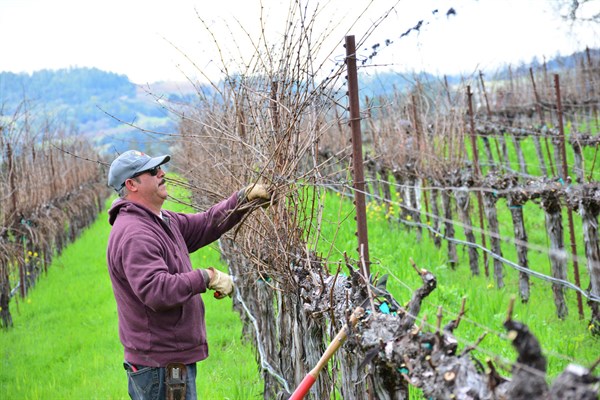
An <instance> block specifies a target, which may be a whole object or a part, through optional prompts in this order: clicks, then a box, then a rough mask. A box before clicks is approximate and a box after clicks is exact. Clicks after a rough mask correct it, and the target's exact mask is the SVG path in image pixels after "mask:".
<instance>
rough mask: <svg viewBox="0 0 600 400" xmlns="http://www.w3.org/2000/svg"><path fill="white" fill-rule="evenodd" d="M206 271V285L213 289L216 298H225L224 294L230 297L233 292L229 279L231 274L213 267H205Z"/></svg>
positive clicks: (231, 281)
mask: <svg viewBox="0 0 600 400" xmlns="http://www.w3.org/2000/svg"><path fill="white" fill-rule="evenodd" d="M207 271H208V274H209V276H210V281H209V282H208V286H207V287H208V288H209V289H211V290H214V291H215V297H216V298H218V299H222V298H225V297H226V296H229V297H231V294H232V293H233V279H231V276H229V275H227V274H225V273H223V272H221V271H219V270H218V269H214V268H213V267H210V268H207Z"/></svg>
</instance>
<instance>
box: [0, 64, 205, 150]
mask: <svg viewBox="0 0 600 400" xmlns="http://www.w3.org/2000/svg"><path fill="white" fill-rule="evenodd" d="M190 86H191V85H190ZM192 93H194V92H193V88H189V87H185V85H182V84H179V83H160V84H159V83H157V84H155V85H152V87H140V86H137V85H135V84H133V83H131V82H130V81H129V79H128V78H127V76H125V75H118V74H115V73H111V72H105V71H101V70H99V69H96V68H69V69H60V70H41V71H36V72H34V73H32V74H26V73H19V74H15V73H12V72H0V118H2V119H5V120H6V119H8V120H16V121H17V122H21V123H25V121H27V124H33V125H34V127H35V126H36V125H39V126H40V127H44V129H47V128H48V127H50V129H51V130H55V131H63V132H65V133H67V134H78V135H84V136H86V137H89V138H90V139H91V140H93V141H94V142H95V144H96V145H98V147H100V148H103V149H104V151H106V152H110V153H114V152H115V151H118V152H121V151H123V150H125V149H127V148H131V147H136V148H146V147H147V146H148V144H149V142H150V141H152V142H156V140H155V138H154V137H153V135H149V134H148V133H144V132H143V131H149V132H157V133H173V131H175V130H176V129H177V124H176V121H174V118H173V117H172V116H171V115H169V113H168V112H167V111H166V110H165V109H164V108H163V107H162V106H161V104H160V103H159V102H158V101H157V100H156V99H157V98H158V97H160V98H162V99H166V100H169V101H174V102H178V101H182V100H184V99H187V100H189V99H190V96H191V94H192ZM17 125H18V124H17ZM140 128H141V129H140ZM153 146H154V147H153V148H154V149H156V145H155V144H153Z"/></svg>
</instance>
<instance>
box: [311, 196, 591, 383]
mask: <svg viewBox="0 0 600 400" xmlns="http://www.w3.org/2000/svg"><path fill="white" fill-rule="evenodd" d="M325 203H326V207H325V210H326V213H325V216H324V218H323V222H324V223H323V224H322V231H321V235H322V236H323V237H328V238H333V237H334V236H335V237H336V239H335V242H334V246H335V248H336V249H337V250H334V251H332V252H331V256H330V258H329V260H330V261H331V262H342V261H343V259H344V258H343V254H342V252H343V251H344V250H346V251H348V255H349V256H350V257H354V258H356V257H357V256H358V254H356V253H355V251H353V249H356V247H357V246H356V243H357V242H356V236H355V235H354V232H355V230H356V222H355V221H354V219H353V218H352V216H353V206H352V204H351V202H350V200H347V199H341V198H340V196H339V195H337V194H332V193H328V194H326V196H325ZM528 207H537V206H536V205H533V204H531V205H528ZM498 208H499V210H501V209H502V204H499V205H498ZM504 208H506V206H504ZM475 209H476V208H475ZM529 211H530V212H531V214H532V215H536V218H528V220H529V222H528V227H529V231H528V232H530V233H531V234H532V235H531V236H534V237H535V238H536V240H543V239H542V238H543V235H542V233H544V232H545V228H544V225H543V214H542V213H541V212H537V213H536V212H535V211H536V210H534V209H532V210H529ZM507 213H508V211H501V212H500V215H501V216H500V218H502V219H501V221H504V223H505V225H504V229H505V230H506V229H508V228H507V226H506V223H508V225H510V226H511V229H512V224H511V223H510V217H507ZM348 216H350V218H348ZM396 216H397V212H396ZM506 218H509V219H508V220H507V219H506ZM540 218H541V221H540ZM367 219H368V233H369V254H370V260H371V262H373V263H374V264H373V266H372V267H371V271H372V273H377V272H379V273H380V274H382V273H388V274H390V278H389V280H388V289H389V290H390V292H391V293H392V294H393V295H394V297H395V298H396V299H397V300H398V301H400V303H405V302H407V301H408V300H409V299H410V296H411V294H412V291H413V290H415V289H416V288H418V287H419V286H420V285H421V281H420V278H419V277H418V275H417V274H416V272H415V271H414V269H413V268H412V266H411V264H410V259H411V258H412V259H413V260H414V262H415V263H416V265H417V266H418V267H420V268H425V269H427V270H430V271H431V272H433V273H434V274H435V276H436V277H437V282H438V285H437V289H436V290H434V292H433V293H432V294H431V295H430V296H429V297H428V298H427V299H426V300H425V302H424V307H423V309H422V312H421V315H420V316H419V317H421V318H422V317H424V316H425V315H427V321H428V323H429V324H431V325H433V326H434V325H435V320H436V317H435V315H436V313H437V309H438V306H440V305H441V306H443V310H444V318H443V325H445V324H446V323H448V322H449V321H450V320H451V319H454V318H455V317H456V314H457V313H458V311H459V310H460V305H461V301H462V298H463V297H465V298H466V315H465V319H464V320H463V322H462V323H461V325H460V327H459V329H457V330H456V331H455V335H456V336H457V338H458V339H459V344H460V348H464V347H465V346H467V345H469V344H472V343H474V342H475V341H476V340H477V338H478V337H479V336H480V335H481V334H482V333H484V332H488V335H487V337H486V338H485V339H484V340H483V342H482V344H481V345H480V346H479V348H480V349H481V350H478V351H475V352H474V353H473V354H475V355H476V356H477V357H478V358H479V359H480V360H481V361H485V360H486V359H487V358H490V359H492V360H494V361H495V364H497V365H498V364H499V363H500V362H501V361H502V360H504V361H507V362H512V361H515V360H516V357H517V354H516V352H515V351H514V349H513V348H512V346H511V344H510V342H509V341H508V339H506V337H505V331H504V328H503V326H502V323H503V322H504V320H505V318H506V312H507V308H508V304H509V301H510V298H511V297H512V296H516V297H517V301H516V303H515V309H514V313H513V318H514V319H516V320H519V321H521V322H524V323H526V324H527V325H528V326H529V328H530V330H531V331H532V332H533V333H534V334H535V335H536V337H537V338H538V339H539V341H540V343H541V346H542V349H543V351H544V354H545V356H546V357H547V358H548V377H549V379H550V380H552V379H553V378H555V377H556V375H557V374H558V373H560V372H561V371H562V370H563V369H564V368H565V367H566V366H567V364H568V363H570V362H571V361H574V362H576V363H579V364H582V365H584V366H589V365H591V364H592V362H593V361H595V360H596V359H597V358H598V357H599V356H600V353H599V351H598V349H599V348H600V339H599V338H594V337H592V336H591V335H590V333H589V332H588V326H587V321H588V320H589V309H588V308H587V306H585V303H584V310H585V314H586V318H587V320H586V319H584V320H580V319H579V318H578V314H577V306H576V296H575V294H574V293H573V292H572V291H568V294H567V301H568V306H569V316H568V318H567V319H566V320H564V321H561V320H559V319H558V318H557V317H556V312H555V307H554V302H553V297H552V290H551V285H550V284H549V283H546V282H545V281H540V280H538V279H532V285H531V298H530V301H529V303H528V304H522V303H521V302H520V301H519V300H518V299H519V297H518V290H519V289H518V273H517V272H516V271H515V270H512V269H510V268H508V267H505V268H504V278H505V285H506V286H505V288H503V289H497V288H496V285H495V282H494V280H493V272H492V268H493V267H492V264H491V259H490V275H491V276H490V277H489V278H486V277H485V274H484V271H483V267H482V268H481V274H480V276H476V277H473V276H471V272H470V269H469V265H468V254H467V252H466V249H465V248H464V246H458V248H457V253H458V257H459V264H458V266H457V268H456V270H452V269H451V268H450V267H449V266H448V265H447V263H446V254H447V253H446V251H447V250H446V247H445V244H444V245H443V246H442V248H441V249H438V248H436V247H435V245H434V243H433V240H432V238H431V237H430V236H429V234H428V233H427V231H426V230H424V231H423V234H422V239H421V241H418V240H417V238H416V234H415V229H414V228H412V229H410V228H408V227H407V226H406V225H401V224H400V223H398V222H397V221H394V220H393V219H386V215H385V210H383V209H381V208H378V207H377V206H376V205H375V203H368V211H367ZM565 221H566V219H565ZM338 223H341V224H342V225H341V229H339V230H337V226H338ZM540 223H541V224H542V225H541V226H542V229H539V228H537V230H536V229H533V228H534V227H537V226H538V224H540ZM540 231H541V232H540ZM511 232H512V231H511ZM511 232H504V233H506V234H509V233H511ZM456 233H457V237H460V236H461V235H462V229H461V228H459V227H457V228H456ZM511 235H512V233H511ZM538 236H539V237H538ZM580 237H581V236H580ZM477 239H478V241H479V235H477ZM488 246H489V241H488ZM512 247H514V246H512V245H510V244H504V245H503V249H505V254H504V255H505V257H506V258H508V259H511V260H513V261H516V254H511V248H512ZM319 249H320V251H321V252H322V253H323V254H324V255H327V254H328V253H329V252H330V244H329V243H328V242H326V241H321V242H320V248H319ZM350 249H352V250H350ZM512 252H513V253H514V250H512ZM530 261H531V263H532V268H534V269H536V270H539V271H541V272H544V273H545V274H549V273H550V271H549V267H548V258H547V255H545V254H530ZM480 265H481V266H482V265H483V257H482V256H481V254H480ZM580 268H581V269H582V271H585V265H582V266H580ZM570 277H571V275H570ZM582 277H583V278H586V279H583V281H586V282H587V277H586V275H585V273H582ZM584 287H585V286H584ZM429 329H432V328H431V327H430V328H429ZM499 366H500V367H501V365H499ZM502 372H503V373H504V374H505V375H508V374H509V372H510V371H509V370H506V369H505V370H502Z"/></svg>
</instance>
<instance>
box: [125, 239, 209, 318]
mask: <svg viewBox="0 0 600 400" xmlns="http://www.w3.org/2000/svg"><path fill="white" fill-rule="evenodd" d="M122 250H123V252H122V254H123V258H124V259H123V265H125V266H126V267H125V268H124V273H125V275H126V277H127V280H128V282H129V284H130V286H131V289H132V290H133V292H134V293H135V295H136V296H137V297H138V298H139V299H140V300H141V301H142V302H143V303H144V304H145V305H146V306H147V307H150V308H151V309H153V310H155V311H159V310H164V309H169V308H173V307H176V306H178V305H180V304H182V303H184V302H186V301H187V300H189V299H190V298H191V297H192V296H194V295H197V294H199V293H204V292H206V285H207V284H208V282H205V280H204V276H203V274H202V271H201V270H192V271H190V272H182V273H176V274H171V273H169V270H168V267H167V265H166V264H165V261H164V257H163V255H162V254H161V251H163V250H161V246H160V245H159V243H158V242H157V239H156V238H155V237H153V236H152V235H144V234H138V235H135V236H132V237H130V238H128V239H127V240H126V241H125V242H124V243H123V248H122Z"/></svg>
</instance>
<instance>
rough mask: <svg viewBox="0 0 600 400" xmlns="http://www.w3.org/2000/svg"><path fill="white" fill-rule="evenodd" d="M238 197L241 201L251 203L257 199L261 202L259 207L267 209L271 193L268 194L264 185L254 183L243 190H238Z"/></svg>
mask: <svg viewBox="0 0 600 400" xmlns="http://www.w3.org/2000/svg"><path fill="white" fill-rule="evenodd" d="M240 195H241V196H240V197H241V198H242V201H244V200H245V201H252V200H256V199H259V200H262V201H261V206H262V207H267V206H268V205H269V203H270V202H271V197H272V196H273V193H271V192H269V189H268V188H267V186H266V185H262V184H260V183H255V184H252V185H248V186H246V187H245V188H244V189H242V190H240Z"/></svg>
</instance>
